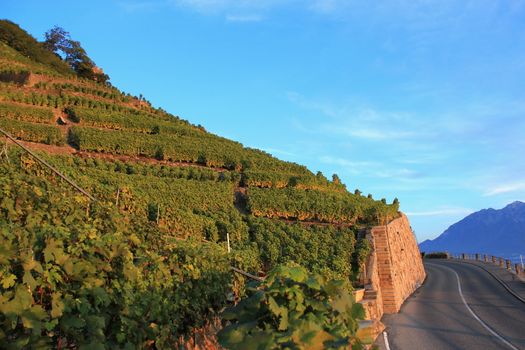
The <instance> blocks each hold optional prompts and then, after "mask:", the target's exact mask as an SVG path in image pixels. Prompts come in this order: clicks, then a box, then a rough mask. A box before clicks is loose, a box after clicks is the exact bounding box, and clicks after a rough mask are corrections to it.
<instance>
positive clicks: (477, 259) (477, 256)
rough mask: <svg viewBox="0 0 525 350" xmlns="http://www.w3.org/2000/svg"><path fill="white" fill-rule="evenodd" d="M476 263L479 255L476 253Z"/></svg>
mask: <svg viewBox="0 0 525 350" xmlns="http://www.w3.org/2000/svg"><path fill="white" fill-rule="evenodd" d="M476 261H479V254H478V253H476Z"/></svg>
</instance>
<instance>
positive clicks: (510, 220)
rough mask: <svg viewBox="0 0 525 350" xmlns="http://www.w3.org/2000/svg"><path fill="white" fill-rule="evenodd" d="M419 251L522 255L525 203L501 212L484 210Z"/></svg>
mask: <svg viewBox="0 0 525 350" xmlns="http://www.w3.org/2000/svg"><path fill="white" fill-rule="evenodd" d="M419 248H420V250H421V251H426V252H431V251H448V252H451V253H487V254H491V255H498V256H504V257H512V256H516V255H518V254H524V255H525V203H523V202H519V201H516V202H514V203H511V204H509V205H507V206H506V207H505V208H503V209H500V210H495V209H483V210H480V211H478V212H475V213H473V214H470V215H468V216H467V217H465V218H464V219H462V220H460V221H459V222H457V223H455V224H453V225H452V226H450V227H449V228H448V229H447V230H445V232H443V233H442V234H441V235H440V236H439V237H437V238H436V239H434V240H426V241H424V242H422V243H421V244H420V245H419Z"/></svg>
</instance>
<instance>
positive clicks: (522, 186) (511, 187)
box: [485, 181, 525, 196]
mask: <svg viewBox="0 0 525 350" xmlns="http://www.w3.org/2000/svg"><path fill="white" fill-rule="evenodd" d="M518 191H525V181H518V182H513V183H509V184H504V185H498V186H495V187H493V188H492V189H490V190H489V191H487V192H485V196H496V195H498V194H504V193H511V192H518Z"/></svg>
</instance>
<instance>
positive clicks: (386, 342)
mask: <svg viewBox="0 0 525 350" xmlns="http://www.w3.org/2000/svg"><path fill="white" fill-rule="evenodd" d="M383 338H384V339H385V346H386V350H390V344H389V343H388V335H387V334H386V332H383Z"/></svg>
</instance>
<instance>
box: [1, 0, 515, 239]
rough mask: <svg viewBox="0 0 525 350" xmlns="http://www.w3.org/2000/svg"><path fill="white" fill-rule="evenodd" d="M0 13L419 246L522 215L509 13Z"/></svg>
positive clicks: (88, 8) (410, 7)
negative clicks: (353, 199) (379, 202)
mask: <svg viewBox="0 0 525 350" xmlns="http://www.w3.org/2000/svg"><path fill="white" fill-rule="evenodd" d="M369 3H372V2H368V1H351V0H346V1H343V0H303V1H299V0H280V1H277V0H260V1H257V0H252V1H248V0H237V1H233V0H136V1H135V0H133V1H132V0H121V1H89V2H88V1H23V0H16V1H14V0H3V1H2V2H1V3H0V14H1V16H0V17H3V18H7V19H11V20H13V21H14V22H17V23H19V24H20V25H21V26H22V27H23V28H25V29H26V30H28V31H29V32H30V33H32V34H33V35H34V36H35V37H37V38H39V39H41V38H42V35H43V33H44V32H45V31H46V30H47V29H49V28H50V27H52V26H53V25H55V24H56V25H59V26H62V27H64V28H65V29H66V30H68V31H69V32H70V33H71V35H72V37H73V38H74V39H75V40H79V41H80V42H81V43H82V44H83V46H84V47H85V48H86V50H87V51H88V54H89V55H90V56H91V57H92V58H93V60H94V61H95V62H96V63H97V64H98V65H99V66H101V67H102V68H103V69H104V70H105V71H106V73H108V74H109V75H110V77H111V81H112V82H113V84H114V85H116V86H117V87H119V88H121V89H122V90H124V91H126V92H130V93H132V94H135V95H138V94H140V93H142V94H143V95H144V96H146V98H148V99H149V100H150V101H151V102H152V103H153V104H154V105H155V106H158V107H162V108H164V109H166V110H168V111H169V112H171V113H173V114H175V115H179V116H181V117H182V118H184V119H188V120H190V121H191V122H193V123H195V124H202V125H204V126H205V127H206V128H207V129H208V130H210V131H212V132H214V133H217V134H219V135H223V136H226V137H229V138H232V139H235V140H238V141H240V142H242V143H243V144H245V145H247V146H251V147H257V148H261V149H264V150H266V151H268V152H270V153H272V154H274V155H275V156H277V157H279V158H281V159H285V160H290V161H295V162H298V163H301V164H305V165H307V166H308V167H309V168H310V169H311V170H312V171H317V170H321V171H323V173H325V174H327V175H330V174H332V173H337V174H339V176H340V177H341V179H342V180H343V181H344V182H345V183H346V184H347V187H348V188H349V189H350V190H353V189H355V188H359V189H360V190H361V191H362V192H364V193H365V194H367V193H372V194H373V195H374V198H382V197H385V198H387V200H388V201H392V200H393V199H394V197H398V198H399V200H400V202H401V209H402V210H403V211H404V212H406V213H407V214H408V216H409V218H410V220H411V223H412V226H413V228H414V230H415V231H416V235H417V237H418V239H419V240H420V241H421V240H424V239H427V238H433V237H435V236H437V235H438V234H440V233H441V232H442V231H443V230H444V229H446V228H447V227H448V226H449V225H451V224H453V223H454V222H456V221H457V220H459V219H461V218H462V217H464V216H465V215H467V214H468V213H471V212H473V211H476V210H479V209H482V208H487V207H494V208H500V207H503V206H504V205H506V204H508V203H510V202H512V201H514V200H525V157H524V156H523V153H524V151H525V1H523V0H501V1H498V0H473V1H469V0H458V1H452V0H392V1H386V0H383V1H381V0H378V1H375V2H373V5H370V4H369Z"/></svg>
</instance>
